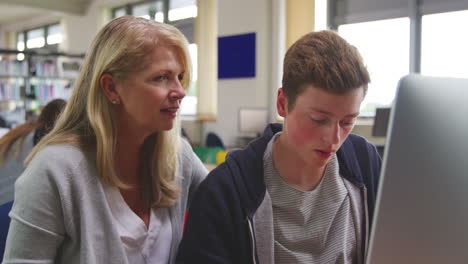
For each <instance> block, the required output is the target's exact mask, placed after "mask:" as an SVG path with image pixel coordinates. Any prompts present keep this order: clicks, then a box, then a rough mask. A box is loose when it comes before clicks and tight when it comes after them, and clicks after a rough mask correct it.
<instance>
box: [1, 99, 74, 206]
mask: <svg viewBox="0 0 468 264" xmlns="http://www.w3.org/2000/svg"><path fill="white" fill-rule="evenodd" d="M65 104H66V102H65V100H63V99H54V100H52V101H50V102H49V103H48V104H47V105H45V106H44V108H43V109H42V110H41V114H40V115H39V117H38V118H37V119H36V120H32V121H28V122H26V123H24V124H22V125H19V126H16V127H15V128H13V129H12V130H10V131H9V132H8V133H7V134H5V135H4V136H3V137H2V138H0V205H1V204H4V203H6V202H9V201H12V200H13V198H14V183H15V181H16V179H17V178H18V177H19V176H20V175H21V173H23V171H24V164H23V163H24V161H25V159H26V157H27V156H28V154H29V153H30V152H31V150H32V149H33V147H34V146H35V145H36V144H37V143H38V142H39V140H41V138H43V137H44V136H45V135H46V134H47V133H48V132H49V131H50V130H52V128H53V127H54V124H55V121H56V120H57V117H58V116H59V115H60V113H61V112H62V110H63V108H64V107H65Z"/></svg>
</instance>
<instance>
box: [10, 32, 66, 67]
mask: <svg viewBox="0 0 468 264" xmlns="http://www.w3.org/2000/svg"><path fill="white" fill-rule="evenodd" d="M62 41H63V33H62V27H61V25H60V24H51V25H46V26H43V27H39V28H34V29H28V30H24V31H21V32H18V34H17V35H16V49H17V50H19V51H24V50H30V49H47V50H51V51H57V45H58V44H60V43H62ZM17 59H18V60H20V61H21V60H24V54H23V53H19V54H18V55H17Z"/></svg>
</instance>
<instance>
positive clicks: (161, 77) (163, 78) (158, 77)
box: [154, 75, 167, 82]
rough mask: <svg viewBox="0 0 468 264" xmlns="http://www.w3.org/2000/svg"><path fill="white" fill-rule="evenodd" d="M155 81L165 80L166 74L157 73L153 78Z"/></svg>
mask: <svg viewBox="0 0 468 264" xmlns="http://www.w3.org/2000/svg"><path fill="white" fill-rule="evenodd" d="M154 80H155V81H157V82H160V81H165V80H167V75H159V76H156V77H155V78H154Z"/></svg>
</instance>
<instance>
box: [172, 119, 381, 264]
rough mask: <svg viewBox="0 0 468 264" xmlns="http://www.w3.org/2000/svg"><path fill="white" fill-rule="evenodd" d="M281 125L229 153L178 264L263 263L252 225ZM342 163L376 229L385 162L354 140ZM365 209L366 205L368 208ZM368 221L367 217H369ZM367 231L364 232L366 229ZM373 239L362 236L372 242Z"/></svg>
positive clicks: (201, 194) (208, 184) (197, 201)
mask: <svg viewBox="0 0 468 264" xmlns="http://www.w3.org/2000/svg"><path fill="white" fill-rule="evenodd" d="M281 130H282V125H281V124H270V125H269V126H268V127H267V128H266V129H265V132H264V135H263V136H262V137H260V138H258V139H256V140H254V141H252V142H251V143H250V144H249V145H248V146H247V147H246V148H245V149H242V150H238V151H234V152H233V153H230V154H229V155H228V157H227V159H226V162H225V163H223V164H221V165H219V166H218V167H217V168H216V169H214V170H213V171H212V172H211V173H210V174H209V175H208V177H207V178H206V180H205V181H204V182H203V183H202V184H201V185H200V187H199V189H198V191H197V193H196V194H195V197H194V200H193V201H192V204H191V206H190V211H189V214H188V218H187V225H186V228H185V232H184V236H183V239H182V242H181V245H180V247H179V253H178V258H177V263H259V262H258V256H257V252H256V251H257V249H256V248H255V239H256V238H257V237H258V235H259V234H256V233H255V230H252V229H253V227H252V224H251V220H252V219H253V216H254V214H255V212H256V210H257V209H258V207H259V206H260V204H261V203H262V201H263V199H264V197H265V193H266V186H265V182H264V179H263V154H264V152H265V149H266V146H267V144H268V142H269V141H270V139H271V138H272V137H273V135H274V134H275V133H277V132H279V131H281ZM337 157H338V161H339V166H340V175H342V176H343V177H344V178H346V179H347V180H348V181H350V182H351V183H352V184H354V185H355V186H357V187H358V188H359V189H360V190H361V193H362V195H363V196H366V197H363V201H367V204H363V207H367V210H368V212H367V213H366V215H367V216H368V217H367V219H366V220H365V221H363V222H365V223H366V225H368V224H370V223H372V216H373V213H374V207H375V199H376V192H377V185H378V178H379V173H380V165H381V159H380V157H379V155H378V154H377V151H376V149H375V147H374V146H373V145H371V144H370V143H368V142H367V141H366V140H365V139H364V138H362V137H359V136H356V135H349V136H348V138H347V139H346V140H345V142H344V143H343V145H342V146H341V148H340V149H339V151H338V152H337ZM364 203H365V202H364ZM364 217H366V216H364ZM363 230H365V229H363ZM367 236H368V234H363V238H362V239H363V240H367Z"/></svg>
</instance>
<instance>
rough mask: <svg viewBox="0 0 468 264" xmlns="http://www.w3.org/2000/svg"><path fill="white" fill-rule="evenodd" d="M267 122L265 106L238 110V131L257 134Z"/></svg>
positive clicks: (259, 133)
mask: <svg viewBox="0 0 468 264" xmlns="http://www.w3.org/2000/svg"><path fill="white" fill-rule="evenodd" d="M267 124H268V110H267V109H265V108H241V109H240V110H239V131H240V132H241V133H247V134H250V135H253V134H254V136H258V135H261V134H262V133H263V130H264V129H265V127H266V126H267Z"/></svg>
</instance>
